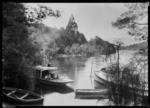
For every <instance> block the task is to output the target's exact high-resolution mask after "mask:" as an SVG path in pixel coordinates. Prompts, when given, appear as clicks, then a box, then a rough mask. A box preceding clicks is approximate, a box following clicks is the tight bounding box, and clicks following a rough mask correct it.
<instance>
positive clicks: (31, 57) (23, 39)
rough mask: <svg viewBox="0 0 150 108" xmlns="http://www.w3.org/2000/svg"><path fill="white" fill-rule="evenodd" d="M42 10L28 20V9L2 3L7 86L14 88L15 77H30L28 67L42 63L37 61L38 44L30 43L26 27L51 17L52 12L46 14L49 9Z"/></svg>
mask: <svg viewBox="0 0 150 108" xmlns="http://www.w3.org/2000/svg"><path fill="white" fill-rule="evenodd" d="M44 8H45V10H43V7H39V8H38V10H40V11H38V12H37V13H36V11H34V12H35V13H36V15H35V16H37V17H32V18H30V17H28V16H27V15H29V16H32V13H27V11H28V8H26V7H25V6H24V5H23V4H20V3H15V2H5V3H2V10H3V11H2V21H3V35H2V39H3V41H2V50H3V56H2V57H3V58H2V59H3V71H4V74H3V75H4V76H7V77H8V81H9V82H8V83H7V84H8V85H9V86H16V85H15V84H17V80H16V79H17V77H18V78H20V79H21V78H22V77H21V76H24V77H30V76H32V74H31V71H29V67H32V66H34V65H36V63H37V62H38V63H39V64H40V62H42V61H40V59H39V58H40V57H41V55H38V56H37V54H38V53H39V48H38V46H39V44H36V43H35V44H33V43H32V42H33V39H31V38H29V34H30V33H29V31H28V27H29V26H31V25H33V23H34V24H35V21H38V20H40V21H41V20H43V18H45V17H46V16H47V15H50V16H53V15H51V14H50V13H53V11H52V10H51V11H48V12H47V10H49V9H48V8H46V7H44ZM46 9H47V10H46ZM41 13H42V14H41ZM42 16H43V17H42ZM31 19H32V20H31ZM39 56H40V57H39ZM11 78H13V79H11ZM20 81H21V80H20ZM13 82H14V83H13ZM18 82H19V81H18ZM20 85H22V84H20ZM24 87H25V86H24ZM25 89H26V88H25Z"/></svg>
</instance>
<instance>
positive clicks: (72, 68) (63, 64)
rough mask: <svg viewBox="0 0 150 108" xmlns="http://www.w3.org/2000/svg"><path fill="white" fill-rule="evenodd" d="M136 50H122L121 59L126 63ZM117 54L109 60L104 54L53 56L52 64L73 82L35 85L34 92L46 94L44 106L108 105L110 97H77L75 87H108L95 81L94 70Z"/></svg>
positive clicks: (113, 59)
mask: <svg viewBox="0 0 150 108" xmlns="http://www.w3.org/2000/svg"><path fill="white" fill-rule="evenodd" d="M133 53H134V51H129V52H126V51H121V52H120V56H121V57H120V58H121V59H120V60H121V62H123V63H126V62H127V61H128V60H129V58H131V57H132V54H133ZM115 57H117V56H116V54H113V55H112V56H111V59H108V61H107V62H105V61H104V59H103V57H102V56H99V57H89V58H88V57H67V58H53V59H52V61H51V62H52V66H56V67H58V73H59V74H60V75H63V76H65V77H68V78H70V79H72V80H74V82H73V83H70V84H68V85H67V86H63V87H60V86H44V85H40V86H39V85H35V87H34V92H37V93H39V94H41V95H42V96H44V102H43V106H55V105H56V106H63V105H65V106H66V105H70V106H75V105H77V106H78V105H80V106H82V105H85V106H86V105H87V106H96V105H100V106H101V105H102V106H104V105H108V103H107V102H108V99H102V100H98V99H76V98H75V93H74V90H75V89H97V88H98V89H103V88H106V87H105V86H104V85H101V84H99V83H97V82H96V81H94V78H93V77H90V75H92V76H93V73H94V71H99V70H100V69H101V68H102V67H105V66H107V65H108V64H109V63H110V62H112V61H115V59H116V58H115Z"/></svg>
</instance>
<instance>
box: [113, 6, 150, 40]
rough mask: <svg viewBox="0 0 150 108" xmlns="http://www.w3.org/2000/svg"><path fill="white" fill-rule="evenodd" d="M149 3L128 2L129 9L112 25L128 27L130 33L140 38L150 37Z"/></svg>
mask: <svg viewBox="0 0 150 108" xmlns="http://www.w3.org/2000/svg"><path fill="white" fill-rule="evenodd" d="M148 5H149V3H126V4H125V6H126V7H128V11H126V12H125V13H123V14H122V15H121V16H120V17H119V18H118V19H117V21H116V22H113V23H112V25H113V26H114V27H117V28H119V29H123V28H127V29H128V30H129V31H128V34H129V35H131V36H136V38H138V39H140V40H141V39H142V40H147V39H148Z"/></svg>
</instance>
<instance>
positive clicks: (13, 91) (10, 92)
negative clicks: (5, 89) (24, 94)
mask: <svg viewBox="0 0 150 108" xmlns="http://www.w3.org/2000/svg"><path fill="white" fill-rule="evenodd" d="M15 92H16V90H14V91H11V92H10V93H7V95H8V96H10V95H11V94H13V93H15Z"/></svg>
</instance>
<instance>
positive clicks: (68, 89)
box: [35, 84, 74, 94]
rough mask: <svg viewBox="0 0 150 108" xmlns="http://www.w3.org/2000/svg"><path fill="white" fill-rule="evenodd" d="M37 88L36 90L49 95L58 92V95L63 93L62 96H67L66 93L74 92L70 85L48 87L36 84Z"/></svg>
mask: <svg viewBox="0 0 150 108" xmlns="http://www.w3.org/2000/svg"><path fill="white" fill-rule="evenodd" d="M35 86H36V88H38V89H41V90H42V94H47V93H52V92H58V93H61V94H65V93H70V92H73V91H74V89H73V88H71V87H70V86H68V85H64V86H55V85H51V86H47V85H41V84H36V85H35Z"/></svg>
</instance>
